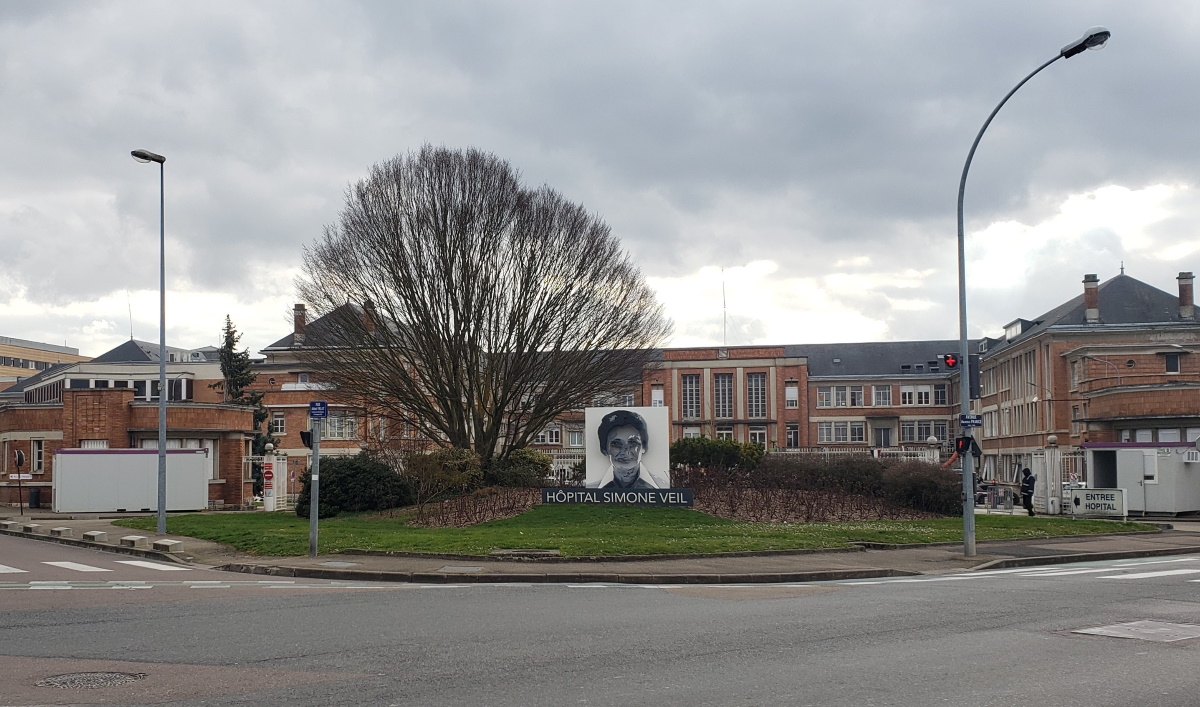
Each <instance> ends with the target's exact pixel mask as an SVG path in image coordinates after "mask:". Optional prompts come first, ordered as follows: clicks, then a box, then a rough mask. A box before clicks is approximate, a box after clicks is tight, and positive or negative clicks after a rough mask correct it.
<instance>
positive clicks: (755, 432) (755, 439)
mask: <svg viewBox="0 0 1200 707" xmlns="http://www.w3.org/2000/svg"><path fill="white" fill-rule="evenodd" d="M750 444H757V445H759V446H761V447H762V448H763V449H766V448H767V428H766V427H765V426H753V427H751V428H750Z"/></svg>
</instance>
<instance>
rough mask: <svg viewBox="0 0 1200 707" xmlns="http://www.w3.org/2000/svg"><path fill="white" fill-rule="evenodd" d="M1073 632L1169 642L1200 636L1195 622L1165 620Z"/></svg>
mask: <svg viewBox="0 0 1200 707" xmlns="http://www.w3.org/2000/svg"><path fill="white" fill-rule="evenodd" d="M1073 633H1088V634H1092V635H1093V636H1112V637H1114V638H1136V639H1139V640H1142V641H1154V642H1156V643H1170V642H1172V641H1186V640H1187V639H1189V638H1200V626H1197V625H1195V624H1172V623H1167V622H1165V621H1131V622H1129V623H1125V624H1113V625H1111V626H1097V627H1096V628H1081V629H1079V630H1077V631H1073Z"/></svg>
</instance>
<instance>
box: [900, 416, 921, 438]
mask: <svg viewBox="0 0 1200 707" xmlns="http://www.w3.org/2000/svg"><path fill="white" fill-rule="evenodd" d="M900 441H901V442H916V441H917V423H916V422H912V421H908V422H901V423H900Z"/></svg>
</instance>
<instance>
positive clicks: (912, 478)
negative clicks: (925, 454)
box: [883, 461, 962, 516]
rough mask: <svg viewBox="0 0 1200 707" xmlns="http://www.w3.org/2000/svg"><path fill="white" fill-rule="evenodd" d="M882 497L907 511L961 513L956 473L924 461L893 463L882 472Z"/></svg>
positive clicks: (960, 487)
mask: <svg viewBox="0 0 1200 707" xmlns="http://www.w3.org/2000/svg"><path fill="white" fill-rule="evenodd" d="M883 494H884V496H885V497H886V498H887V499H888V500H889V501H891V502H892V503H896V504H898V505H901V506H905V507H907V508H912V509H914V510H918V511H926V512H929V513H939V514H941V515H948V516H952V515H961V514H962V482H961V479H960V477H959V475H958V472H956V471H954V470H953V469H943V468H941V467H940V466H938V465H937V464H927V463H925V462H916V461H910V462H901V463H899V464H892V465H891V466H888V467H887V468H886V469H884V472H883Z"/></svg>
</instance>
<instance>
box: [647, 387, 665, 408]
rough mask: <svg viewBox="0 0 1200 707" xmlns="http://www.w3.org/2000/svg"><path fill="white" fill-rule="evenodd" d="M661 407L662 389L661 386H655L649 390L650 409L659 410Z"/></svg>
mask: <svg viewBox="0 0 1200 707" xmlns="http://www.w3.org/2000/svg"><path fill="white" fill-rule="evenodd" d="M662 406H663V389H662V386H657V387H655V388H651V389H650V407H652V408H660V407H662Z"/></svg>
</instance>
